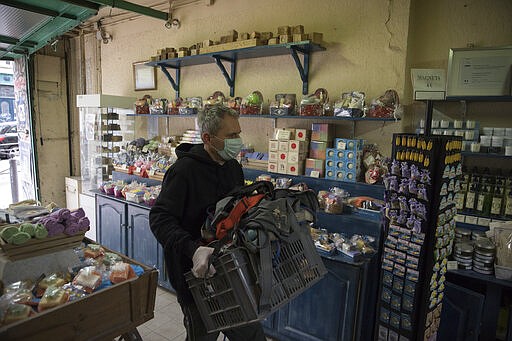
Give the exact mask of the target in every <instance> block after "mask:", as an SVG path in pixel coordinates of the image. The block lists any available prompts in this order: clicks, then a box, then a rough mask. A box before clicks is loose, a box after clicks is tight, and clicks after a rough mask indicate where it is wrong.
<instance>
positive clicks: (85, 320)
mask: <svg viewBox="0 0 512 341" xmlns="http://www.w3.org/2000/svg"><path fill="white" fill-rule="evenodd" d="M105 250H107V251H109V252H113V251H111V250H108V249H107V248H105ZM120 256H121V257H122V258H123V259H124V260H125V262H127V263H131V264H136V265H139V266H141V267H142V268H143V269H144V273H143V274H142V275H140V276H139V277H137V278H132V279H129V280H127V281H125V282H121V283H118V284H114V285H112V286H111V287H108V288H105V289H101V290H99V291H97V292H94V293H92V294H90V295H88V296H86V297H84V298H81V299H78V300H76V301H73V302H68V303H66V304H64V305H61V306H58V307H56V308H53V309H49V310H46V311H43V312H41V313H38V314H36V315H34V316H32V317H30V318H28V319H26V320H22V321H19V322H16V323H13V324H9V325H6V326H3V327H2V328H0V340H3V341H7V340H20V341H21V340H23V341H29V340H37V341H40V340H59V341H60V340H112V339H114V338H115V337H117V336H121V335H122V336H123V338H124V339H125V340H137V339H140V336H139V335H138V333H137V329H136V327H137V326H139V325H141V324H143V323H144V322H146V321H148V320H150V319H152V318H153V317H154V308H155V298H156V287H157V279H158V271H157V270H155V269H153V268H150V267H148V266H146V265H143V264H141V263H138V262H136V261H134V260H132V259H129V258H126V257H125V256H123V255H120Z"/></svg>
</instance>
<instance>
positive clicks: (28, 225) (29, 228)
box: [20, 223, 35, 237]
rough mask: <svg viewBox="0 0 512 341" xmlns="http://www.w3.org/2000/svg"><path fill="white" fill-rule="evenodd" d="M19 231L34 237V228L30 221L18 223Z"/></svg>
mask: <svg viewBox="0 0 512 341" xmlns="http://www.w3.org/2000/svg"><path fill="white" fill-rule="evenodd" d="M20 231H21V232H26V233H28V234H29V235H30V236H31V237H34V234H35V229H34V225H33V224H31V223H23V224H21V225H20Z"/></svg>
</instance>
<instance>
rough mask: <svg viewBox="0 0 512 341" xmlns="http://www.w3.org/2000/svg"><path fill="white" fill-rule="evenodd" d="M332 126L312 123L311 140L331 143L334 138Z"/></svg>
mask: <svg viewBox="0 0 512 341" xmlns="http://www.w3.org/2000/svg"><path fill="white" fill-rule="evenodd" d="M334 129H335V127H334V125H332V124H329V123H312V124H311V140H315V141H325V142H331V141H332V139H333V136H334Z"/></svg>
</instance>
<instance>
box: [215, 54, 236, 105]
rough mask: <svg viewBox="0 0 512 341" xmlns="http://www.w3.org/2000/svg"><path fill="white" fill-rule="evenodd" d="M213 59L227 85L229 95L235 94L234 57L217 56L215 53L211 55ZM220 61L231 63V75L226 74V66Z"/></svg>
mask: <svg viewBox="0 0 512 341" xmlns="http://www.w3.org/2000/svg"><path fill="white" fill-rule="evenodd" d="M212 57H213V58H214V59H215V63H216V64H217V66H218V67H219V69H220V71H221V72H222V75H223V76H224V78H226V82H227V83H228V86H229V96H231V97H234V96H235V75H236V59H234V58H227V57H223V56H219V55H217V54H214V55H212ZM222 61H225V62H229V63H230V64H231V76H230V75H229V74H228V72H227V70H226V67H225V66H224V64H222Z"/></svg>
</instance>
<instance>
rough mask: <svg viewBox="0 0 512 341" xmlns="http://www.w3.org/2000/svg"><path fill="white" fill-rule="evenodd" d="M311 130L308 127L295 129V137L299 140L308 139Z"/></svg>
mask: <svg viewBox="0 0 512 341" xmlns="http://www.w3.org/2000/svg"><path fill="white" fill-rule="evenodd" d="M310 136H311V131H310V130H308V129H295V139H296V140H299V141H309V137H310Z"/></svg>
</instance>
